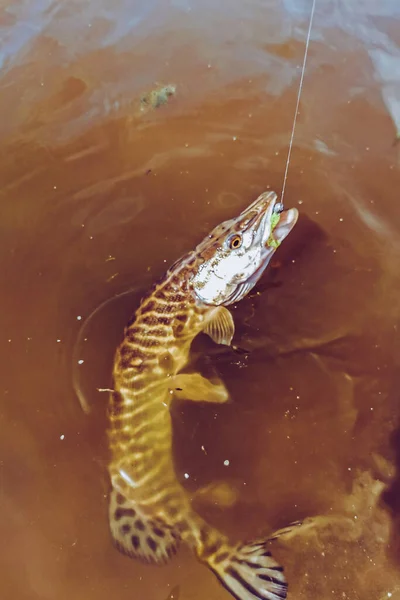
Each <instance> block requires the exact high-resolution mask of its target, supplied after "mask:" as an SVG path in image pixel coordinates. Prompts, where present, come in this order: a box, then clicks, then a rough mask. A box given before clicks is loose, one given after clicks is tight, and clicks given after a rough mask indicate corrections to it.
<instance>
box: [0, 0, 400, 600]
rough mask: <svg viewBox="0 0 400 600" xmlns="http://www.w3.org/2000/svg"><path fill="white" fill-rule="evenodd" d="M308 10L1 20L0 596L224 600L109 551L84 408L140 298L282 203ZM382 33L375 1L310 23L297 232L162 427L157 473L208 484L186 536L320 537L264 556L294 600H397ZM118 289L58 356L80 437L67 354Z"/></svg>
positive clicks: (392, 65) (293, 168)
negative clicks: (161, 462) (250, 217)
mask: <svg viewBox="0 0 400 600" xmlns="http://www.w3.org/2000/svg"><path fill="white" fill-rule="evenodd" d="M310 8H311V3H310V2H308V1H305V0H304V2H300V1H296V2H294V1H293V0H290V1H289V0H284V1H283V2H281V3H276V2H272V1H269V2H258V1H257V0H250V1H249V2H246V3H242V2H232V1H231V0H229V2H228V0H223V1H222V2H219V3H218V7H216V5H215V3H213V2H210V1H208V0H207V1H204V2H202V3H199V2H197V3H196V2H190V1H179V2H178V1H175V0H174V1H173V2H170V3H163V2H157V0H154V1H152V2H146V3H142V2H127V1H126V0H119V1H118V2H115V3H113V4H112V8H111V5H110V3H108V2H105V1H103V0H100V1H99V2H97V3H96V5H94V3H89V2H87V1H83V2H79V3H76V2H54V1H53V2H52V1H51V0H47V1H39V0H34V1H33V2H27V1H25V2H24V1H21V2H11V3H9V6H8V7H7V8H2V9H0V39H1V42H0V65H1V71H0V77H1V79H0V85H1V94H0V111H1V114H2V119H1V120H0V134H1V138H0V139H1V142H0V148H1V150H0V153H1V160H0V178H1V192H0V194H1V220H0V228H1V236H0V244H1V249H2V251H1V253H0V260H1V273H2V274H3V278H4V279H3V285H2V286H1V301H2V326H1V331H2V354H1V358H2V366H3V369H2V374H3V375H2V388H1V389H2V398H3V401H2V406H1V415H2V426H1V462H0V465H1V477H0V481H1V502H2V508H3V510H2V512H1V515H2V519H1V530H2V537H3V539H6V540H7V547H6V548H4V549H3V552H2V556H1V567H0V568H1V578H2V590H4V597H10V598H11V597H12V598H16V600H20V599H21V600H22V599H25V598H40V599H42V598H49V599H52V598H54V597H57V598H59V599H61V600H62V599H63V598H71V597H76V598H85V600H89V599H92V598H93V599H94V598H96V600H98V599H102V598H108V597H109V596H110V595H112V596H114V597H118V598H121V599H124V598H126V599H128V598H129V599H132V598H149V599H151V600H153V599H154V600H157V599H160V600H164V599H165V598H167V597H168V598H169V597H171V598H172V596H171V594H172V593H174V594H175V595H176V596H177V597H178V595H179V599H180V600H184V599H186V598H187V599H189V598H190V599H191V600H200V599H203V598H215V599H216V600H217V599H218V600H219V599H221V600H222V599H223V598H224V599H225V598H226V599H227V598H228V596H227V594H226V592H225V591H224V590H223V589H220V587H219V586H218V583H217V582H216V581H214V578H213V576H212V575H211V574H208V573H205V572H204V570H203V568H202V567H201V566H200V565H198V564H197V563H196V561H195V559H194V558H193V557H192V556H191V555H190V554H189V553H187V551H186V550H182V551H181V552H180V553H179V554H178V556H177V557H176V558H175V559H174V560H173V561H172V562H171V563H170V564H169V565H168V566H167V567H165V568H160V569H156V568H150V567H147V566H144V565H142V564H140V563H137V562H135V561H132V560H129V559H127V558H125V557H123V556H121V555H120V554H119V553H118V552H116V551H115V550H114V548H113V546H112V544H111V542H110V537H109V533H108V526H107V493H108V481H107V479H106V469H105V465H106V461H107V456H108V454H107V447H106V438H105V427H106V419H105V407H106V394H105V393H102V392H99V391H98V388H100V389H102V388H107V387H108V386H109V373H110V364H111V359H112V355H113V352H114V349H115V346H116V344H117V343H118V341H119V339H120V337H121V334H122V329H123V326H124V324H125V322H126V320H127V319H128V318H129V316H130V314H131V313H132V312H133V310H134V308H135V307H136V305H137V302H138V301H139V298H140V295H141V293H142V291H143V290H145V289H146V288H147V287H149V286H150V285H151V284H152V282H153V281H154V280H155V279H157V278H158V277H159V276H160V275H161V274H162V273H163V272H164V271H165V269H166V268H167V267H168V266H169V264H171V263H172V262H173V261H174V260H175V259H176V258H177V257H178V256H180V255H181V254H182V253H183V252H186V251H187V250H189V249H191V248H192V247H193V246H194V245H195V244H196V243H197V242H198V241H199V240H200V239H201V238H202V236H203V235H204V234H206V233H207V232H208V231H209V230H210V228H211V227H212V226H213V225H215V224H217V223H218V222H220V221H221V220H223V219H225V218H227V217H229V216H231V215H233V214H236V213H237V212H238V210H240V209H241V208H242V207H244V206H246V205H247V203H248V202H249V201H250V200H251V199H252V198H253V197H255V196H256V195H257V194H258V193H259V192H261V191H262V190H264V189H266V188H268V187H271V188H273V189H276V190H277V191H279V190H280V189H281V186H282V179H283V173H284V167H285V161H286V154H287V145H288V141H289V137H290V131H291V126H292V121H293V112H294V107H295V101H296V94H297V86H298V81H299V74H300V70H299V67H300V65H301V63H302V59H303V53H304V39H305V35H306V32H307V27H308V18H309V14H310ZM399 21H400V11H399V5H398V2H394V1H393V2H390V1H389V2H385V3H380V4H379V3H371V2H367V0H358V1H357V2H352V3H348V2H345V1H344V0H339V1H334V0H330V1H326V2H325V1H324V2H323V3H321V2H318V0H317V8H316V14H315V22H314V27H313V32H312V36H311V45H310V51H309V57H308V64H307V72H306V79H305V85H304V90H303V94H302V97H301V103H300V114H299V118H298V125H297V129H296V137H295V143H294V149H293V155H292V161H291V165H290V169H289V178H288V184H287V188H286V202H287V204H288V205H294V206H297V207H298V208H299V209H300V211H301V219H300V222H299V224H298V227H297V228H296V229H297V230H296V231H295V232H293V237H292V238H291V239H290V240H288V241H287V243H286V245H285V246H284V247H282V249H281V250H280V252H279V254H277V261H276V263H275V265H273V268H271V269H270V271H269V273H268V275H266V276H265V277H264V278H263V281H262V282H261V283H260V285H259V287H258V291H259V294H258V295H257V294H254V295H253V296H252V297H251V298H248V299H247V300H245V301H243V302H242V303H241V304H240V305H238V307H237V308H236V309H235V310H234V316H235V320H236V323H237V336H236V339H235V343H236V345H237V346H238V347H240V348H242V349H245V350H246V352H245V353H243V352H242V353H239V352H233V351H232V350H230V349H220V348H216V347H215V346H214V345H213V344H212V343H211V342H209V341H207V340H204V339H199V340H198V341H196V343H195V346H194V348H193V362H194V363H196V365H198V366H199V367H201V368H202V369H204V370H206V369H207V368H210V369H211V368H214V369H215V368H216V369H217V370H218V372H219V374H220V376H221V377H222V378H223V379H224V381H226V382H227V385H228V388H229V389H230V390H231V392H232V396H233V402H232V403H231V404H229V405H226V406H218V407H215V408H214V407H213V408H212V409H210V407H209V406H200V407H199V406H192V405H191V406H189V405H186V404H179V405H177V406H176V407H175V409H174V434H175V438H176V439H175V446H176V456H175V458H176V466H177V470H178V471H179V472H181V473H189V474H190V479H189V480H188V489H189V490H191V491H192V492H193V494H194V493H195V491H196V489H197V488H200V487H204V486H207V485H208V486H210V487H209V494H208V496H207V495H205V494H203V495H202V496H201V497H200V498H199V499H198V510H199V511H200V512H202V514H204V516H205V517H206V518H207V519H209V520H210V522H214V523H215V524H218V526H219V527H220V528H223V529H224V530H225V531H226V532H228V533H230V534H231V535H233V536H238V537H240V536H246V537H250V536H252V535H255V534H258V533H261V532H264V531H266V532H268V531H270V530H272V529H274V528H277V527H279V526H283V525H285V524H287V523H288V522H290V521H293V520H295V519H298V518H303V517H306V516H314V515H318V520H316V521H313V522H312V526H311V524H310V528H309V529H308V530H307V531H306V532H305V533H302V534H301V535H300V534H298V535H297V536H295V537H293V538H291V539H288V540H287V541H286V542H285V543H283V542H276V549H275V551H274V555H276V558H277V559H278V560H279V561H280V562H282V563H284V564H285V566H286V570H287V576H288V579H289V582H290V589H291V593H292V598H293V600H294V599H296V600H302V599H303V598H304V599H305V598H310V597H315V598H317V597H318V598H321V599H323V600H325V599H328V598H331V597H341V598H347V599H348V600H356V599H358V598H363V600H383V599H385V598H400V577H399V575H398V571H399V561H400V550H399V549H400V543H399V540H400V537H399V527H400V506H399V476H398V474H397V473H398V471H397V469H398V468H400V461H399V447H400V445H399V431H400V423H399V416H400V414H399V405H398V404H399V403H398V399H399V392H398V390H399V367H400V354H399V344H398V327H399V302H398V295H399V289H400V276H399V273H400V268H399V267H400V256H399V235H400V212H399V210H398V190H399V185H400V175H399V156H400V155H399V146H398V145H397V146H396V145H393V139H394V137H395V135H396V132H397V130H398V127H399V113H398V106H399V98H400V77H399V71H398V64H397V63H396V60H397V62H398V59H399V48H400V36H399V31H400V28H399ZM168 84H173V85H175V86H176V94H175V95H174V96H173V97H171V98H170V99H169V100H168V102H167V103H166V104H164V105H162V106H159V107H158V108H157V110H149V111H142V112H140V110H138V109H140V100H141V98H142V97H143V95H144V94H148V93H149V91H151V90H152V89H155V88H156V87H157V86H166V85H168ZM126 290H132V292H131V293H129V294H125V295H124V296H122V297H120V298H116V299H114V300H112V301H111V302H110V303H108V304H106V306H105V307H103V308H102V309H101V310H99V311H98V312H97V313H96V315H95V316H94V317H93V319H92V320H91V321H90V322H87V323H86V329H85V334H84V338H83V341H82V340H81V342H82V343H80V344H78V346H77V353H78V355H79V356H78V358H77V360H78V361H81V360H83V361H84V362H83V363H81V364H78V373H77V380H78V382H79V385H80V387H81V389H82V392H83V393H84V395H85V397H86V398H87V401H88V403H89V405H90V407H91V413H90V415H89V416H86V415H85V414H84V413H83V412H82V410H81V407H80V405H79V402H78V400H77V398H76V396H75V394H74V391H73V387H72V379H71V362H72V356H73V350H74V344H75V342H76V339H77V336H78V335H79V331H80V330H81V327H82V325H83V326H84V327H85V322H86V321H87V319H88V317H89V315H90V314H91V313H92V312H93V310H94V309H96V307H98V306H99V305H101V304H102V302H104V301H106V300H108V299H110V298H112V297H114V296H117V295H118V294H120V293H121V292H125V291H126ZM85 338H87V339H86V341H85ZM74 361H75V358H74ZM75 367H76V365H75ZM227 460H228V461H229V464H228V465H227V464H226V461H227ZM215 482H219V485H216V484H215ZM214 484H215V485H214ZM206 489H207V488H206ZM383 491H384V493H383ZM174 586H175V587H174Z"/></svg>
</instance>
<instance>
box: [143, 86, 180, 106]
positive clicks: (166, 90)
mask: <svg viewBox="0 0 400 600" xmlns="http://www.w3.org/2000/svg"><path fill="white" fill-rule="evenodd" d="M175 94H176V85H174V84H172V83H170V84H168V85H163V86H158V87H156V88H154V89H153V90H151V91H150V92H148V93H147V94H143V96H142V97H141V98H140V110H141V112H147V111H149V110H154V109H155V108H159V107H160V106H163V105H164V104H167V102H168V100H169V99H170V98H171V96H174V95H175Z"/></svg>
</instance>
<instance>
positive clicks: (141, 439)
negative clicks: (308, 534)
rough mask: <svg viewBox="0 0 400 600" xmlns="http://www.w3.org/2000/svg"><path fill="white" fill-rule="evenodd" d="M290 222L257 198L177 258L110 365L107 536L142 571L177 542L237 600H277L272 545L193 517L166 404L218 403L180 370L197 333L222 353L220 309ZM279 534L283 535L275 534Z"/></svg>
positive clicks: (211, 388)
mask: <svg viewBox="0 0 400 600" xmlns="http://www.w3.org/2000/svg"><path fill="white" fill-rule="evenodd" d="M297 220H298V211H297V209H295V208H291V209H288V210H284V208H283V206H282V205H281V204H280V203H278V202H277V195H276V194H275V192H272V191H268V192H264V193H262V194H261V195H260V196H258V198H257V199H256V200H255V201H254V202H252V203H251V204H250V206H248V208H246V209H245V210H243V211H242V212H241V213H240V214H239V215H238V216H236V217H234V218H231V219H229V220H227V221H224V222H223V223H221V224H220V225H218V226H217V227H215V228H214V229H213V230H212V231H211V233H210V234H209V235H207V236H206V237H205V238H204V239H203V241H201V242H200V243H199V245H198V246H197V247H196V248H195V250H192V251H190V252H188V253H187V254H186V255H184V256H183V257H181V258H180V259H178V260H177V261H176V262H175V263H174V264H173V265H172V266H171V267H170V268H169V269H168V271H167V272H166V274H165V276H164V277H163V278H162V279H161V280H160V281H159V282H158V283H156V284H155V285H154V286H153V288H152V289H151V290H150V291H149V293H148V294H147V295H146V296H145V297H144V298H143V299H142V301H141V303H140V305H139V307H138V309H137V310H136V312H135V314H134V316H133V317H132V318H131V320H130V321H129V322H128V324H127V326H126V327H125V331H124V337H123V340H122V342H121V344H120V345H119V347H118V348H117V350H116V353H115V359H114V364H113V373H112V377H113V385H112V386H111V389H112V390H113V391H112V393H111V394H110V402H109V406H108V441H109V450H110V461H109V463H108V473H109V477H110V483H111V492H110V500H109V526H110V531H111V536H112V539H113V542H114V544H115V546H116V547H117V548H118V549H119V550H120V551H121V552H122V553H124V554H126V555H128V556H130V557H132V558H137V559H141V560H143V561H145V562H147V563H153V564H163V563H166V562H167V561H168V560H169V559H170V558H171V557H172V556H173V555H174V554H175V553H176V551H177V549H178V547H179V545H180V543H181V542H183V543H185V544H186V545H187V546H189V547H190V548H191V549H192V550H193V551H194V553H195V555H196V557H197V559H198V560H199V561H200V562H201V563H202V564H204V565H205V566H207V567H209V568H210V569H211V571H212V572H213V573H214V575H216V577H217V578H218V579H219V581H220V582H221V583H222V585H223V586H224V587H225V588H226V589H227V590H228V591H229V592H230V594H231V595H232V596H233V597H234V598H236V599H237V600H254V599H256V600H282V598H286V596H287V589H288V584H287V581H286V578H285V575H284V573H283V568H282V567H281V566H280V564H278V563H277V562H276V561H275V559H274V558H273V557H272V555H271V552H270V551H269V547H268V546H267V543H268V541H269V540H273V539H276V537H277V536H278V535H280V533H277V532H275V534H273V535H272V536H271V537H270V538H267V539H256V540H251V541H247V542H243V541H241V542H236V541H232V540H231V539H230V538H229V537H227V536H226V535H225V534H222V533H221V532H220V531H218V530H217V529H216V528H214V527H212V526H210V525H209V524H208V523H207V522H206V521H205V520H204V519H203V518H202V517H201V516H200V515H199V514H197V513H196V512H195V511H194V509H193V508H192V503H191V498H190V497H189V495H188V493H187V492H186V490H185V487H184V481H183V480H182V481H181V480H180V479H179V478H178V476H177V473H176V472H175V469H174V460H173V452H172V424H171V416H170V408H171V403H172V402H173V399H174V398H182V399H185V400H186V401H194V402H205V403H208V402H209V403H216V404H222V403H224V402H227V401H228V400H229V399H230V395H229V392H228V389H227V387H226V385H225V384H224V382H223V381H222V380H220V379H216V380H214V379H213V380H212V381H211V380H208V379H207V378H205V377H203V376H202V375H201V374H200V373H196V372H194V373H187V372H182V370H183V369H184V367H185V366H186V365H187V364H188V361H189V357H190V347H191V344H192V342H193V340H194V338H195V337H196V336H197V335H199V334H200V333H204V334H206V335H208V336H209V337H210V338H211V339H212V340H213V341H214V342H215V343H216V344H224V345H228V346H229V345H230V344H231V342H232V339H233V336H234V332H235V324H234V321H233V317H232V313H231V312H230V310H229V309H228V308H227V307H228V306H231V305H232V304H235V303H237V302H239V301H240V300H242V299H243V298H244V297H245V296H246V295H247V294H248V293H249V292H250V290H251V289H252V288H253V287H254V286H255V285H256V283H257V282H258V280H259V279H260V277H261V276H262V274H263V273H264V271H265V269H266V268H267V266H268V264H269V262H270V260H271V258H272V256H273V255H274V253H275V251H276V249H277V248H278V247H279V246H280V244H281V243H282V242H283V240H284V239H285V238H286V237H287V236H288V235H289V233H290V232H291V231H292V229H293V227H294V226H295V224H296V222H297ZM280 531H281V532H283V533H284V532H287V531H290V526H289V527H288V528H283V529H282V530H280Z"/></svg>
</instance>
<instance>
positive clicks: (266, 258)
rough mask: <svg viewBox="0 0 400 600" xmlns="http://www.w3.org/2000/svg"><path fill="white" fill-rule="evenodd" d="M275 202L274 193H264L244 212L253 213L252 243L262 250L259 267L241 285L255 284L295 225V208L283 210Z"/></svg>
mask: <svg viewBox="0 0 400 600" xmlns="http://www.w3.org/2000/svg"><path fill="white" fill-rule="evenodd" d="M277 200H278V196H277V194H276V193H275V192H264V193H263V194H261V195H260V196H259V197H258V198H257V199H256V200H255V201H254V202H253V204H251V205H250V206H249V207H248V208H247V209H246V211H244V214H248V213H251V212H253V213H254V215H253V218H252V219H251V221H252V227H253V228H254V231H255V234H254V240H253V243H255V244H260V246H262V250H261V261H260V264H259V266H258V267H257V268H256V270H255V271H254V273H253V274H252V275H251V276H250V277H249V278H247V280H246V282H243V283H246V284H251V285H255V284H256V283H257V281H258V280H259V279H260V277H261V275H262V274H263V272H264V271H265V269H266V268H267V266H268V264H269V262H270V260H271V258H272V256H273V254H274V252H275V251H276V249H277V248H278V247H279V246H280V245H281V243H282V242H283V240H284V239H285V238H286V237H287V236H288V235H289V233H290V232H291V231H292V229H293V227H294V226H295V224H296V223H297V219H298V217H299V211H298V210H297V209H296V208H290V209H288V210H284V208H283V205H282V204H281V203H280V202H277Z"/></svg>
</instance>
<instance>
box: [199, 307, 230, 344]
mask: <svg viewBox="0 0 400 600" xmlns="http://www.w3.org/2000/svg"><path fill="white" fill-rule="evenodd" d="M203 331H204V333H206V334H207V335H209V336H210V338H211V339H212V340H213V341H214V342H215V343H216V344H225V345H226V346H230V344H231V342H232V338H233V336H234V333H235V323H234V322H233V317H232V314H231V313H230V312H229V310H228V309H227V308H225V307H224V306H219V307H218V308H216V309H215V310H213V312H212V314H211V316H210V318H209V320H208V321H207V324H206V326H205V328H204V330H203Z"/></svg>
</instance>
